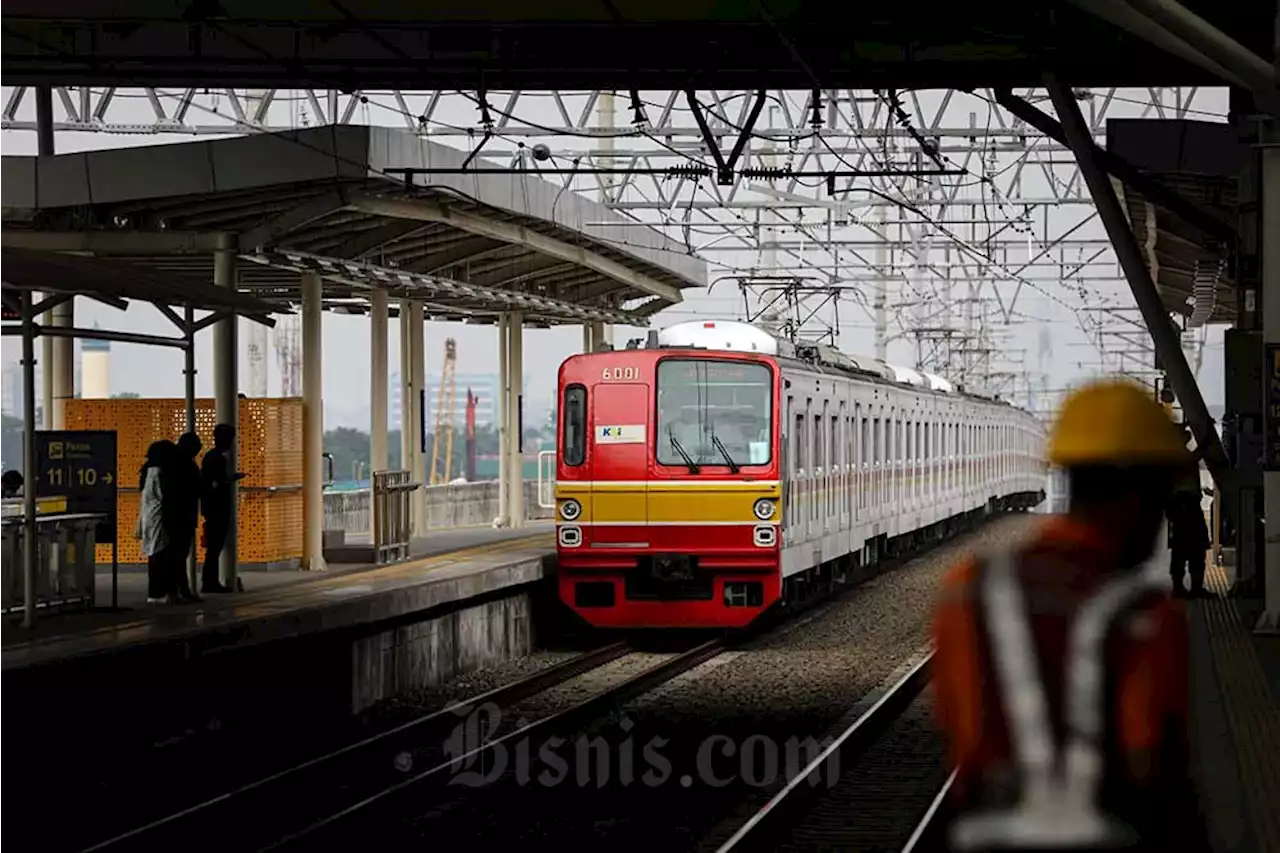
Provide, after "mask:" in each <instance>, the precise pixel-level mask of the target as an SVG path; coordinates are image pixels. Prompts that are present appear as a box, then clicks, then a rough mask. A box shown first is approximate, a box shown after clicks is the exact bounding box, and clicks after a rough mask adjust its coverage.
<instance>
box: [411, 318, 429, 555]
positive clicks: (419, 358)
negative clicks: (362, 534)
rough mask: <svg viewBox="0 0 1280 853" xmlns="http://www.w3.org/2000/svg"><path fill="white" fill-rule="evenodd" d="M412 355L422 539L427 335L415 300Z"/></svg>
mask: <svg viewBox="0 0 1280 853" xmlns="http://www.w3.org/2000/svg"><path fill="white" fill-rule="evenodd" d="M409 313H410V318H409V323H410V330H411V332H412V336H411V337H410V349H409V355H410V358H411V359H412V382H413V401H414V403H413V467H412V468H411V469H410V470H411V471H413V481H414V482H415V483H421V484H422V486H421V487H419V488H418V489H416V490H414V492H413V499H412V506H413V531H414V533H415V534H417V535H418V536H422V535H423V534H425V533H426V530H427V492H426V484H427V454H426V452H425V451H424V450H423V449H422V438H423V429H422V421H423V402H422V391H423V389H424V388H426V387H427V362H426V355H425V353H424V341H423V338H424V332H425V329H423V327H422V303H421V302H419V301H417V300H414V301H413V303H412V304H411V307H410V310H409Z"/></svg>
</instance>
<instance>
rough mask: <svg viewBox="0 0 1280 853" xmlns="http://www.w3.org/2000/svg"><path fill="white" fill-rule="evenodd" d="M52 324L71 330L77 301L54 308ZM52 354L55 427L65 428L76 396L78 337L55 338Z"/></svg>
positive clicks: (50, 365) (53, 418) (51, 370)
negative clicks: (67, 415)
mask: <svg viewBox="0 0 1280 853" xmlns="http://www.w3.org/2000/svg"><path fill="white" fill-rule="evenodd" d="M49 314H51V315H52V322H51V325H53V326H61V327H62V328H64V329H69V328H71V327H72V326H74V325H75V308H74V300H71V299H68V300H67V301H66V302H63V303H62V304H61V305H55V306H54V308H53V310H52V311H50V312H49ZM52 342H53V352H52V357H51V359H50V361H48V362H46V367H47V368H48V370H49V373H48V375H49V378H50V380H51V383H50V387H51V388H52V392H53V411H52V415H53V417H52V420H51V422H52V424H53V428H54V429H66V428H67V421H66V403H67V401H68V400H72V399H75V396H76V341H75V338H53V339H52Z"/></svg>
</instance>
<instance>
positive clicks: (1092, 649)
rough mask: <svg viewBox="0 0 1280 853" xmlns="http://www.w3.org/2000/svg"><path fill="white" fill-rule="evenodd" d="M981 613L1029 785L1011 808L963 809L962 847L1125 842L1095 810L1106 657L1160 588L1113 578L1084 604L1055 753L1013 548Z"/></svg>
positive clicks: (987, 584) (1074, 632)
mask: <svg viewBox="0 0 1280 853" xmlns="http://www.w3.org/2000/svg"><path fill="white" fill-rule="evenodd" d="M979 583H980V586H981V601H982V607H983V617H984V621H985V623H986V626H987V633H988V635H989V636H990V639H991V643H990V647H991V657H992V662H993V664H994V665H995V670H996V677H997V684H998V687H999V691H1000V697H1001V701H1002V704H1003V706H1004V714H1005V718H1006V721H1007V724H1008V729H1009V733H1010V745H1011V747H1012V749H1013V754H1014V759H1015V760H1016V761H1017V763H1018V766H1019V768H1020V769H1021V771H1022V782H1023V787H1022V789H1021V791H1020V796H1019V802H1018V804H1017V805H1016V806H1014V807H1013V808H1012V809H1005V810H998V811H993V812H986V813H980V814H973V815H966V816H963V817H961V818H960V819H959V820H957V821H956V823H955V824H954V826H953V827H952V843H953V845H954V846H955V847H956V848H957V849H961V850H972V849H997V848H1019V847H1041V848H1052V847H1061V848H1071V847H1082V848H1088V847H1096V846H1112V845H1123V844H1125V843H1130V842H1132V841H1134V840H1136V838H1135V836H1134V833H1133V832H1132V830H1131V829H1130V828H1128V827H1126V826H1124V825H1123V824H1120V823H1119V822H1117V821H1115V820H1114V819H1112V818H1110V817H1108V816H1107V815H1104V814H1103V813H1101V812H1100V811H1099V810H1098V804H1097V800H1098V792H1099V788H1100V785H1101V781H1102V771H1103V755H1102V736H1103V733H1104V728H1105V709H1104V708H1103V703H1104V690H1103V679H1104V663H1105V661H1104V658H1105V648H1104V643H1105V642H1106V638H1107V633H1108V629H1109V628H1110V627H1111V624H1112V622H1113V621H1114V620H1115V618H1116V616H1117V615H1118V614H1119V613H1121V612H1122V611H1123V610H1124V609H1125V608H1127V607H1129V606H1130V605H1131V604H1132V603H1133V602H1134V601H1135V600H1136V599H1138V598H1139V597H1140V596H1142V595H1145V594H1147V593H1149V592H1151V591H1152V590H1154V589H1156V587H1155V585H1154V583H1153V581H1152V580H1151V579H1149V578H1147V577H1144V576H1143V575H1142V573H1139V572H1135V573H1131V574H1126V575H1122V576H1119V577H1115V578H1112V579H1111V580H1109V581H1108V582H1107V583H1106V584H1105V585H1104V586H1103V587H1102V589H1100V590H1099V591H1098V592H1097V593H1095V594H1094V595H1093V596H1091V597H1090V598H1089V600H1088V601H1086V602H1084V604H1083V605H1082V606H1081V608H1080V612H1079V613H1078V614H1077V616H1076V619H1075V622H1074V623H1073V624H1072V626H1071V639H1070V645H1069V646H1068V658H1067V666H1066V670H1067V676H1066V677H1067V682H1066V684H1065V685H1064V688H1065V689H1064V690H1063V700H1064V702H1065V703H1066V723H1067V746H1066V749H1065V751H1064V754H1063V755H1062V756H1061V757H1059V756H1058V755H1056V754H1055V750H1054V743H1053V732H1052V729H1051V727H1050V724H1049V714H1048V703H1047V702H1046V700H1045V695H1044V686H1043V685H1044V682H1043V680H1042V678H1041V677H1040V673H1039V667H1038V666H1037V661H1036V647H1035V644H1034V641H1033V639H1032V634H1031V627H1030V622H1029V621H1028V619H1027V615H1026V610H1025V607H1024V602H1023V594H1022V590H1021V589H1020V587H1019V585H1018V583H1017V580H1016V578H1015V577H1014V572H1013V560H1012V558H1011V556H1010V555H1009V554H1007V553H1006V554H1000V555H997V556H996V557H995V558H994V559H993V560H991V561H990V562H989V563H988V565H987V567H986V570H985V571H984V572H982V574H981V575H980V580H979Z"/></svg>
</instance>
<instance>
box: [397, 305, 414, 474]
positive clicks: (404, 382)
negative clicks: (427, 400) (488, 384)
mask: <svg viewBox="0 0 1280 853" xmlns="http://www.w3.org/2000/svg"><path fill="white" fill-rule="evenodd" d="M411 304H412V300H409V299H402V300H400V470H402V471H412V470H413V442H414V435H413V432H414V429H416V423H417V422H416V421H415V420H414V419H413V407H414V406H415V405H416V403H415V402H414V401H415V399H416V397H415V395H414V391H413V371H412V369H411V367H410V366H411V365H412V364H413V356H412V355H411V352H412V349H413V346H412V345H413V324H412V323H411V322H410V318H411V316H412V312H411V311H410V310H409V306H410V305H411Z"/></svg>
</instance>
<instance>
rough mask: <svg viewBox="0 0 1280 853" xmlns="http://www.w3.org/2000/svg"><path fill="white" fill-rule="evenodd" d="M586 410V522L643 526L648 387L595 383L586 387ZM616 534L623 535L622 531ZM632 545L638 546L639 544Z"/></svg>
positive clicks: (645, 516) (646, 518)
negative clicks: (588, 390)
mask: <svg viewBox="0 0 1280 853" xmlns="http://www.w3.org/2000/svg"><path fill="white" fill-rule="evenodd" d="M590 408H591V452H590V453H589V454H588V456H587V464H588V466H589V467H590V478H591V481H592V489H591V523H592V525H593V526H594V527H596V528H601V527H604V528H609V527H614V528H623V527H629V526H639V527H644V526H646V525H647V524H648V523H649V513H648V505H647V499H646V494H645V482H646V481H647V480H648V479H649V456H650V450H649V448H650V446H651V445H652V443H653V436H651V435H650V434H649V430H648V424H649V420H650V419H649V413H650V412H651V411H652V405H651V403H650V400H649V386H648V385H645V384H643V383H640V382H625V381H623V382H617V381H611V382H597V383H596V384H594V385H593V386H591V396H590ZM615 532H616V533H617V534H623V535H624V536H625V533H624V531H622V530H617V531H615ZM599 535H600V536H606V534H604V533H600V534H599ZM594 538H597V537H593V539H594ZM608 539H612V537H611V536H610V537H608ZM631 539H632V537H627V538H626V541H627V542H628V543H629V544H630V543H631ZM607 541H608V540H607ZM634 544H637V545H638V544H641V540H640V539H637V540H636V541H635V543H634Z"/></svg>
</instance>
